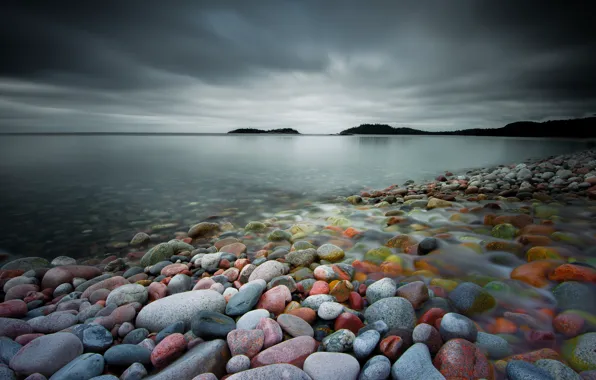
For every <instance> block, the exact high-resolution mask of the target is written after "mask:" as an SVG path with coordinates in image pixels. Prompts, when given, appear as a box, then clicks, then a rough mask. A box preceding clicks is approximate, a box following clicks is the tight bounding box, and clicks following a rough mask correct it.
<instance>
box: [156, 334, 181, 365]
mask: <svg viewBox="0 0 596 380" xmlns="http://www.w3.org/2000/svg"><path fill="white" fill-rule="evenodd" d="M185 350H186V340H185V339H184V335H182V334H180V333H174V334H171V335H168V336H167V337H165V338H164V339H163V340H162V341H161V342H160V343H159V344H158V345H156V346H155V348H154V349H153V351H151V363H152V364H153V366H154V367H155V368H163V367H165V366H167V365H168V364H170V363H171V362H173V361H174V360H176V359H177V358H178V357H180V356H181V355H182V354H183V353H184V351H185Z"/></svg>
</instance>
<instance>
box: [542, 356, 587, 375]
mask: <svg viewBox="0 0 596 380" xmlns="http://www.w3.org/2000/svg"><path fill="white" fill-rule="evenodd" d="M534 365H535V366H536V367H538V368H542V369H543V370H545V371H546V372H548V373H549V374H550V375H551V376H552V378H553V379H557V380H582V377H581V376H580V375H579V374H578V373H577V372H575V371H574V370H573V369H571V368H569V367H568V366H566V365H565V364H563V363H561V362H560V361H558V360H553V359H540V360H537V361H535V362H534Z"/></svg>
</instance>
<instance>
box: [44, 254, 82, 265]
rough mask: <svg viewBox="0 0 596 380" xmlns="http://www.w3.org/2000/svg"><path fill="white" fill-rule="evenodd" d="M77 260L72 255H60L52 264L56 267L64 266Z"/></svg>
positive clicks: (73, 263)
mask: <svg viewBox="0 0 596 380" xmlns="http://www.w3.org/2000/svg"><path fill="white" fill-rule="evenodd" d="M76 263H77V260H75V259H73V258H72V257H68V256H58V257H56V258H55V259H54V260H52V262H51V263H50V264H52V266H54V267H58V266H62V265H75V264H76Z"/></svg>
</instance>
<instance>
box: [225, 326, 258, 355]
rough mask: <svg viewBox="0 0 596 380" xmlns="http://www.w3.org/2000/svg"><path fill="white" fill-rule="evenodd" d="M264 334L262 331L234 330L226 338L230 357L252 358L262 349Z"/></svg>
mask: <svg viewBox="0 0 596 380" xmlns="http://www.w3.org/2000/svg"><path fill="white" fill-rule="evenodd" d="M264 341H265V333H264V332H263V330H256V329H255V330H234V331H230V333H229V334H228V336H227V342H228V347H229V348H230V352H231V353H232V356H235V355H246V356H248V357H249V358H253V357H254V356H255V355H256V354H258V353H259V351H261V348H263V343H264Z"/></svg>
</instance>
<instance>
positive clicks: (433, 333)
mask: <svg viewBox="0 0 596 380" xmlns="http://www.w3.org/2000/svg"><path fill="white" fill-rule="evenodd" d="M412 341H413V342H414V343H423V344H425V345H426V346H427V347H428V350H429V351H430V353H431V354H432V355H434V354H436V353H437V351H439V349H440V348H441V346H442V345H443V339H442V338H441V334H440V333H439V331H438V330H437V329H435V328H434V327H433V326H431V325H429V324H427V323H420V324H418V325H416V327H415V328H414V331H412Z"/></svg>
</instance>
